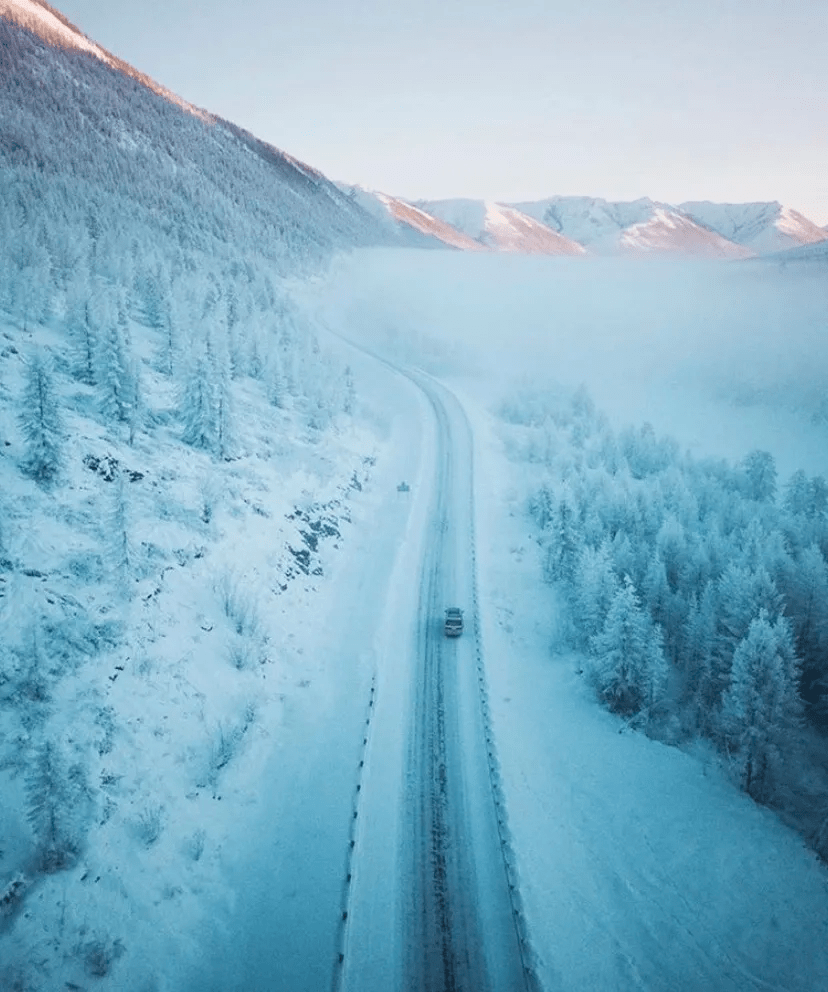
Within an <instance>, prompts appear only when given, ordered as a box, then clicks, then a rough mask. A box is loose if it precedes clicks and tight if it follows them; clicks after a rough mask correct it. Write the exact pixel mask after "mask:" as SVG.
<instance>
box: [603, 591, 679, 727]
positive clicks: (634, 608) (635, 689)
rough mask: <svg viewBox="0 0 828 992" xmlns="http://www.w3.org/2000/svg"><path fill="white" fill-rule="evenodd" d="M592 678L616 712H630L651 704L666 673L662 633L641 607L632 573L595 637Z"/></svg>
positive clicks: (616, 596) (632, 712) (622, 713)
mask: <svg viewBox="0 0 828 992" xmlns="http://www.w3.org/2000/svg"><path fill="white" fill-rule="evenodd" d="M591 652H592V678H593V682H594V684H595V689H596V692H597V693H598V697H599V699H601V701H602V702H604V703H605V704H606V705H607V706H608V707H609V709H611V710H612V712H613V713H619V714H621V715H622V716H631V715H633V714H635V713H638V712H640V710H642V709H643V708H644V707H645V706H647V705H650V704H651V703H652V701H653V699H654V697H655V695H656V694H657V693H658V692H660V691H661V685H662V682H663V676H664V667H665V666H664V660H663V653H661V652H660V634H659V633H654V630H653V627H652V625H651V624H650V623H649V621H648V618H647V615H646V614H645V613H644V611H643V610H642V609H641V604H640V602H639V599H638V595H637V594H636V591H635V587H634V586H633V583H632V580H631V579H630V577H629V576H625V578H624V584H623V585H622V586H621V588H620V589H619V590H618V591H617V592H616V594H615V596H614V597H613V600H612V603H611V605H610V609H609V613H608V614H607V617H606V620H605V622H604V625H603V628H602V630H601V631H600V633H598V634H596V635H595V637H593V638H592V642H591Z"/></svg>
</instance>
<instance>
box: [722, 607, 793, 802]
mask: <svg viewBox="0 0 828 992" xmlns="http://www.w3.org/2000/svg"><path fill="white" fill-rule="evenodd" d="M798 674H799V663H798V659H797V657H796V652H795V650H794V644H793V636H792V633H791V627H790V623H789V622H788V621H787V620H786V619H785V618H784V617H777V618H776V620H775V621H774V620H772V619H771V618H770V616H769V615H768V613H767V611H766V610H762V611H761V612H760V613H759V616H758V617H756V618H755V619H754V620H752V621H751V623H750V627H749V629H748V632H747V634H746V635H745V637H744V639H743V640H742V641H740V643H739V645H738V646H737V648H736V651H735V653H734V655H733V670H732V674H731V680H730V686H729V688H728V690H727V692H726V693H725V695H724V697H723V699H722V725H723V728H724V730H725V732H726V734H727V736H728V738H729V739H730V741H731V742H732V743H733V744H734V745H735V747H736V748H737V755H738V760H739V763H740V770H741V774H742V784H743V787H744V789H745V791H746V792H747V793H748V794H749V795H751V796H753V798H755V799H758V800H767V799H768V798H769V793H770V790H771V786H772V783H771V779H772V774H773V770H774V765H775V763H776V762H778V760H779V758H780V757H781V756H782V755H783V754H785V752H787V751H789V750H791V749H792V748H793V747H795V745H796V743H797V741H798V730H799V725H800V722H801V715H802V704H801V700H800V697H799V687H798V681H799V679H798Z"/></svg>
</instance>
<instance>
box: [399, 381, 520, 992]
mask: <svg viewBox="0 0 828 992" xmlns="http://www.w3.org/2000/svg"><path fill="white" fill-rule="evenodd" d="M412 378H413V379H414V381H415V382H417V384H418V385H419V386H420V388H421V389H422V390H423V391H424V393H425V395H426V396H427V397H428V400H429V403H430V405H431V408H432V410H433V411H434V414H435V419H436V424H437V432H436V448H435V463H436V467H437V479H436V485H435V489H434V493H433V509H432V512H431V514H430V522H429V527H428V532H427V543H426V547H425V554H424V556H423V561H422V570H421V580H420V591H419V601H418V622H417V624H416V636H415V639H414V642H413V650H414V653H415V655H414V664H413V666H412V672H413V687H412V694H411V703H412V710H411V715H410V724H409V730H408V745H407V763H406V790H405V799H404V816H405V822H406V824H407V828H408V830H409V831H410V832H409V833H408V835H407V837H406V839H405V842H404V844H403V868H402V891H403V894H404V925H405V927H406V939H405V966H404V971H405V986H404V987H405V988H406V989H409V990H412V992H414V990H423V992H425V990H429V992H443V990H445V992H450V990H465V989H468V990H476V992H485V990H489V989H492V990H495V989H513V990H517V989H520V988H523V987H524V979H523V966H522V962H521V957H520V947H519V942H518V935H517V930H516V928H515V925H514V921H513V919H512V905H511V902H510V898H509V889H508V883H507V877H506V872H505V866H504V862H503V857H502V853H501V849H500V837H499V835H498V830H497V820H496V815H495V813H496V811H495V806H494V802H493V795H492V790H491V784H490V781H489V769H488V763H487V756H486V728H485V725H484V721H483V715H482V710H481V699H480V694H479V691H478V685H477V674H476V673H477V667H476V660H477V658H478V656H479V653H480V645H479V639H478V633H477V622H476V617H475V615H474V609H475V605H476V594H475V575H474V567H473V562H474V555H473V552H474V545H473V541H474V535H473V516H474V514H473V502H472V501H473V496H472V457H471V451H472V446H471V434H470V430H469V425H468V422H467V420H466V417H465V414H464V412H463V410H462V408H461V407H460V406H459V404H458V403H457V400H456V399H455V397H454V396H453V395H452V394H451V393H450V392H449V391H448V390H446V389H445V388H444V387H442V386H440V385H439V384H438V383H436V382H434V381H433V380H431V379H429V378H428V377H426V376H424V375H413V376H412ZM448 605H455V606H458V605H459V606H461V607H462V608H464V609H465V611H466V631H465V633H464V635H463V636H462V637H461V638H460V639H458V640H455V639H451V640H450V639H448V638H446V637H445V636H444V634H443V629H442V615H443V610H444V609H445V607H446V606H448Z"/></svg>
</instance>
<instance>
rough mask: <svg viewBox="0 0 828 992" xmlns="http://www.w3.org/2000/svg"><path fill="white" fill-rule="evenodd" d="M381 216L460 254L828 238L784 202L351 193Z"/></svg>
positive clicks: (678, 252)
mask: <svg viewBox="0 0 828 992" xmlns="http://www.w3.org/2000/svg"><path fill="white" fill-rule="evenodd" d="M344 188H346V189H349V190H350V191H351V195H353V196H355V197H357V198H358V202H359V203H360V204H361V205H363V206H364V207H366V209H368V210H371V211H372V212H373V213H374V214H375V216H377V217H382V216H383V215H384V216H385V219H386V221H388V220H390V221H391V222H393V223H394V224H395V225H397V226H398V227H405V226H410V227H412V228H414V229H416V230H417V231H418V232H420V233H421V234H427V235H428V236H430V237H431V238H435V239H437V240H438V241H442V242H444V243H445V244H447V245H450V246H451V247H453V248H461V249H464V250H471V251H481V250H482V251H501V252H503V251H505V252H522V253H529V254H547V255H583V254H593V255H641V254H660V255H672V256H685V257H686V256H690V257H697V258H722V259H728V258H751V257H755V256H758V255H769V254H773V253H776V252H780V251H785V250H788V249H794V248H796V249H801V248H803V247H805V246H809V245H817V244H821V243H822V242H825V241H826V240H828V228H821V227H818V226H817V225H816V224H814V223H813V222H811V221H810V220H808V218H807V217H803V216H802V214H800V213H798V212H797V211H796V210H792V209H791V208H790V207H785V206H783V205H782V204H780V203H777V202H772V203H710V202H706V201H705V202H686V203H681V204H679V205H678V206H673V205H671V204H667V203H658V202H656V201H654V200H651V199H649V198H643V199H640V200H633V201H631V202H613V201H608V200H603V199H600V198H595V197H586V196H554V197H550V198H549V199H546V200H533V201H529V202H524V203H510V204H506V203H495V202H492V201H486V200H470V199H455V200H417V201H413V202H409V201H406V200H404V199H401V198H399V197H392V196H387V195H386V194H382V193H372V192H369V191H367V190H365V189H362V188H361V187H344Z"/></svg>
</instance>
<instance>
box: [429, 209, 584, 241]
mask: <svg viewBox="0 0 828 992" xmlns="http://www.w3.org/2000/svg"><path fill="white" fill-rule="evenodd" d="M417 206H418V207H419V208H420V209H421V210H424V211H425V212H426V213H428V214H430V215H431V216H432V217H437V218H439V219H440V220H442V221H444V222H445V223H447V224H450V225H451V226H452V227H454V228H456V229H457V230H458V231H461V232H462V233H463V234H465V235H466V236H468V237H469V238H472V239H473V240H474V241H475V242H477V243H478V244H480V245H483V246H484V247H486V248H488V249H490V250H491V251H502V252H523V253H525V254H538V255H583V254H584V253H585V249H584V247H583V245H581V244H579V243H578V242H577V241H574V240H572V239H571V238H569V237H566V236H565V235H563V234H560V233H559V232H557V231H554V230H552V228H551V227H549V225H547V224H544V223H543V222H541V221H538V220H537V219H535V218H534V217H532V216H530V215H529V214H527V213H524V212H522V211H520V210H519V209H517V208H515V207H513V206H508V205H506V204H503V203H496V202H494V201H492V200H470V199H456V200H424V201H418V203H417Z"/></svg>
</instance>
